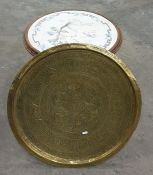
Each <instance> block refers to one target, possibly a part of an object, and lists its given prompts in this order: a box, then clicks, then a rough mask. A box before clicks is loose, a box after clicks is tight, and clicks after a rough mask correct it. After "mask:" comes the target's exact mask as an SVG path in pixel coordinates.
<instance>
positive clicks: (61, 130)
mask: <svg viewBox="0 0 153 175" xmlns="http://www.w3.org/2000/svg"><path fill="white" fill-rule="evenodd" d="M140 108H141V96H140V90H139V88H138V86H137V84H136V80H135V78H134V76H133V74H132V73H131V71H130V70H129V69H128V68H127V67H126V66H125V64H124V63H123V62H122V61H121V60H120V59H119V58H117V57H116V56H115V55H114V54H112V53H110V52H109V51H106V50H104V49H99V48H96V47H94V46H91V45H80V44H70V45H68V44H67V45H61V46H58V47H54V48H51V49H48V50H47V51H44V52H42V53H40V54H38V55H37V56H35V57H34V58H33V59H32V60H30V61H29V62H28V63H27V64H26V65H25V66H24V67H23V68H22V70H21V71H20V73H19V74H18V75H17V76H16V78H15V80H14V81H13V83H12V86H11V88H10V91H9V96H8V116H9V121H10V125H11V128H12V130H13V132H14V134H15V136H16V138H17V139H18V141H19V142H20V143H21V144H22V145H23V146H24V147H25V148H26V149H27V150H28V151H29V152H30V153H32V154H33V155H34V156H36V157H38V158H40V159H42V160H44V161H46V162H47V163H53V164H59V165H67V166H81V165H87V164H91V163H95V162H97V161H99V160H104V159H106V158H108V157H110V156H111V155H113V154H114V153H116V152H117V151H118V150H120V148H121V147H123V145H124V144H125V143H126V142H127V140H128V139H129V137H130V136H131V134H132V133H133V131H134V129H135V128H136V126H137V123H138V120H139V114H140Z"/></svg>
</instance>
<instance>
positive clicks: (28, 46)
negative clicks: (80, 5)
mask: <svg viewBox="0 0 153 175" xmlns="http://www.w3.org/2000/svg"><path fill="white" fill-rule="evenodd" d="M65 11H68V10H65ZM69 11H75V10H69ZM77 11H79V10H77ZM53 13H56V12H53ZM89 13H94V12H89ZM50 14H51V13H50ZM94 14H97V15H99V16H102V15H100V14H98V13H94ZM47 15H49V14H47ZM44 16H46V15H44ZM41 17H43V16H41ZM41 17H39V18H37V20H38V19H40V18H41ZM102 17H104V18H106V17H105V16H102ZM106 19H107V20H108V21H110V22H111V23H112V24H113V25H114V26H115V28H116V30H117V33H118V37H117V40H116V43H115V44H114V45H113V47H111V48H110V49H109V51H110V52H113V53H116V52H117V51H118V50H119V49H120V47H121V44H122V41H123V35H122V32H121V30H120V29H119V28H118V27H117V26H116V25H115V24H114V23H113V22H112V21H111V20H109V19H108V18H106ZM37 20H35V21H34V22H36V21H37ZM34 22H32V23H30V24H29V25H28V26H27V27H26V29H25V31H24V32H23V43H24V46H25V48H26V50H27V51H28V52H29V53H30V54H31V55H33V56H34V55H36V54H38V53H40V51H39V50H37V49H36V48H34V47H33V46H32V45H31V44H30V42H29V40H28V31H29V29H30V27H31V26H32V24H33V23H34Z"/></svg>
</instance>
